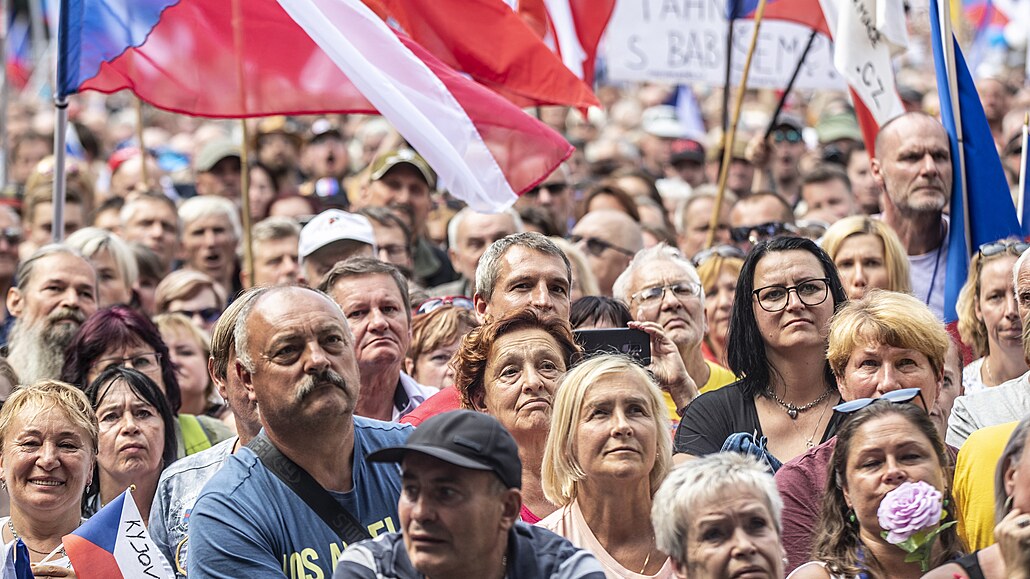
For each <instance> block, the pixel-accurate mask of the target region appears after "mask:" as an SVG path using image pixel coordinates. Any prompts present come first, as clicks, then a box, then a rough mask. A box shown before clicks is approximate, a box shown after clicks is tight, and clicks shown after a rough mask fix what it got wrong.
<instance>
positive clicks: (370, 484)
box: [187, 416, 413, 579]
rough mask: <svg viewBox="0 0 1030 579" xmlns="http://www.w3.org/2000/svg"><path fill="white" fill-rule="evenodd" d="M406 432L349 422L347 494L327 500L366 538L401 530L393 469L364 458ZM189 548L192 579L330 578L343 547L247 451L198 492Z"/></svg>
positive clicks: (396, 475) (401, 441) (382, 424)
mask: <svg viewBox="0 0 1030 579" xmlns="http://www.w3.org/2000/svg"><path fill="white" fill-rule="evenodd" d="M412 431H413V429H412V428H411V427H410V426H408V425H404V424H394V423H388V422H380V421H378V420H370V419H367V418H361V417H358V416H355V417H354V461H353V475H352V476H353V490H351V491H349V492H346V493H335V492H334V493H332V495H333V496H334V497H335V498H336V500H338V501H339V502H340V504H342V505H343V506H344V508H346V509H347V511H348V512H350V513H351V514H352V515H354V517H355V518H356V519H358V521H360V522H361V523H362V524H363V525H365V526H366V528H367V529H368V533H369V534H370V535H371V536H373V537H376V536H378V535H379V534H380V533H388V532H392V531H397V530H399V528H400V527H399V524H398V518H397V501H398V499H399V498H400V488H401V481H400V469H399V468H398V466H397V465H396V464H391V463H370V462H368V461H366V460H365V457H367V456H368V455H369V454H370V453H372V452H374V451H376V450H378V449H380V448H383V447H387V446H397V445H401V444H404V442H405V441H406V440H407V438H408V435H409V434H411V432H412ZM313 443H314V442H313ZM189 542H190V556H189V560H188V565H189V567H188V571H189V573H188V574H187V575H188V576H189V577H190V578H191V579H196V578H205V577H212V578H215V577H217V578H223V577H282V576H286V577H289V578H290V579H307V578H311V579H314V578H322V577H331V576H332V574H333V567H334V566H335V564H336V560H337V559H338V558H339V557H340V553H342V552H343V550H344V548H345V547H346V545H345V544H344V543H343V541H341V540H340V538H339V537H338V536H337V535H336V533H335V532H333V530H332V529H331V528H329V526H328V525H326V524H325V522H323V521H322V519H321V518H320V517H319V516H318V515H317V514H316V513H315V512H314V511H312V510H311V508H310V507H308V505H307V504H306V503H305V502H304V501H303V500H302V499H301V498H300V497H299V496H297V494H296V493H294V492H293V491H292V490H291V489H290V488H289V487H288V486H286V485H285V484H283V482H282V481H280V480H279V478H278V477H276V476H275V474H274V473H272V472H271V471H269V470H268V469H267V468H265V466H264V465H263V464H262V463H261V461H260V460H259V459H258V457H257V455H255V454H254V453H253V452H252V451H251V450H250V449H249V448H241V449H240V450H239V451H237V452H236V454H234V455H232V456H231V457H229V458H228V460H226V462H225V466H224V467H223V468H222V470H220V471H218V473H217V474H215V476H214V477H212V479H211V480H210V481H209V482H208V484H207V485H206V486H205V487H204V490H203V491H202V492H201V494H200V497H199V498H198V499H197V503H196V505H195V506H194V507H193V512H192V514H191V515H190V540H189Z"/></svg>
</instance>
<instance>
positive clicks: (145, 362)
mask: <svg viewBox="0 0 1030 579" xmlns="http://www.w3.org/2000/svg"><path fill="white" fill-rule="evenodd" d="M112 366H126V367H129V368H132V369H133V370H136V371H138V372H142V373H144V374H150V373H153V372H159V371H160V370H161V354H158V353H157V352H147V353H145V354H136V355H134V356H122V357H115V358H101V359H99V360H97V362H96V367H97V368H98V369H99V370H100V371H101V372H103V371H104V370H107V369H108V368H110V367H112Z"/></svg>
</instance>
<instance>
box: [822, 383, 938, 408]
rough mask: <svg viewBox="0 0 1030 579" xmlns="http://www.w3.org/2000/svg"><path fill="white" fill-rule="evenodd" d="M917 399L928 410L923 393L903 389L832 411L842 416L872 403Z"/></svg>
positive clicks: (840, 406)
mask: <svg viewBox="0 0 1030 579" xmlns="http://www.w3.org/2000/svg"><path fill="white" fill-rule="evenodd" d="M916 398H919V400H920V401H921V402H922V403H923V408H926V409H927V411H929V409H928V408H927V406H926V399H925V398H923V391H922V390H920V389H919V388H904V389H902V390H892V391H890V392H888V393H886V394H884V395H883V396H880V397H879V398H859V399H858V400H852V401H850V402H844V403H843V404H838V405H836V406H834V407H833V409H834V410H836V411H837V412H840V413H842V414H852V413H855V412H858V411H859V410H861V409H863V408H865V407H866V406H869V405H870V404H872V403H874V402H880V401H883V402H890V403H891V404H905V403H908V402H911V401H913V400H915V399H916Z"/></svg>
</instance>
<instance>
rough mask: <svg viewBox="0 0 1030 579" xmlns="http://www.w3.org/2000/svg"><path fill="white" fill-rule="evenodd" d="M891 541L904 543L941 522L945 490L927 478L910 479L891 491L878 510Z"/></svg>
mask: <svg viewBox="0 0 1030 579" xmlns="http://www.w3.org/2000/svg"><path fill="white" fill-rule="evenodd" d="M876 517H877V518H878V519H879V522H880V527H882V528H883V530H884V531H887V542H888V543H891V544H893V545H897V544H898V543H901V542H904V541H905V540H907V539H908V538H909V537H911V536H912V535H914V534H916V533H918V532H919V531H922V530H924V529H929V528H932V527H934V526H935V525H937V524H938V523H939V522H940V521H941V492H940V491H938V490H937V489H935V488H934V487H933V485H930V484H927V483H925V482H923V481H918V482H906V483H903V484H902V485H901V486H899V487H898V488H896V489H894V490H892V491H891V492H889V493H887V496H885V497H883V500H882V501H880V508H879V509H877V511H876Z"/></svg>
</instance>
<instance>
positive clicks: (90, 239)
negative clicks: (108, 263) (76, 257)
mask: <svg viewBox="0 0 1030 579" xmlns="http://www.w3.org/2000/svg"><path fill="white" fill-rule="evenodd" d="M64 242H65V243H66V244H67V245H68V246H69V247H74V248H75V249H78V250H79V251H81V252H82V255H83V256H84V257H86V258H88V259H92V258H93V256H95V255H96V254H98V253H100V252H101V251H103V250H105V249H106V250H107V252H108V253H109V254H110V255H111V259H113V260H114V263H115V265H117V266H118V269H119V270H120V271H121V273H122V279H123V280H125V285H126V286H127V287H129V288H132V286H133V285H135V284H136V280H137V279H139V264H137V262H136V254H135V253H134V252H133V251H132V248H131V247H129V244H128V243H125V242H124V241H122V238H120V237H118V236H117V235H115V234H113V233H111V232H110V231H108V230H106V229H101V228H99V227H84V228H82V229H80V230H78V231H76V232H75V233H72V234H71V235H69V236H68V239H65V240H64Z"/></svg>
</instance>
